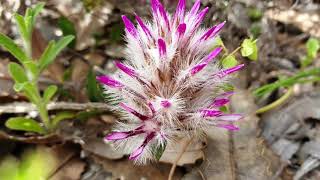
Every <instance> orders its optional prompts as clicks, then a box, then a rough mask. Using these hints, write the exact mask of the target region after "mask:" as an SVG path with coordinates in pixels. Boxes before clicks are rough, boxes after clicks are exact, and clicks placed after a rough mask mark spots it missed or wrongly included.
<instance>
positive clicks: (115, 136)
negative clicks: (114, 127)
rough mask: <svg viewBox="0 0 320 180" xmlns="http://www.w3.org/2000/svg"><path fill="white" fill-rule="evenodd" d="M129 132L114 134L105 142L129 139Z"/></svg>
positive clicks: (107, 137) (106, 138) (109, 135)
mask: <svg viewBox="0 0 320 180" xmlns="http://www.w3.org/2000/svg"><path fill="white" fill-rule="evenodd" d="M129 134H130V133H129V132H112V133H110V134H108V135H107V136H106V137H105V140H109V141H111V140H119V139H125V138H127V137H129Z"/></svg>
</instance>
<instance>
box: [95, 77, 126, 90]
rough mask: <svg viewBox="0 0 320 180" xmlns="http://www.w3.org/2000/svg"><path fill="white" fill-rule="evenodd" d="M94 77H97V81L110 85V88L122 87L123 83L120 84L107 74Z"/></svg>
mask: <svg viewBox="0 0 320 180" xmlns="http://www.w3.org/2000/svg"><path fill="white" fill-rule="evenodd" d="M96 78H97V81H99V82H100V83H102V84H105V85H107V86H109V87H112V88H122V87H124V85H123V84H121V83H120V82H119V81H117V80H114V79H112V78H111V77H109V76H105V75H104V76H97V77H96Z"/></svg>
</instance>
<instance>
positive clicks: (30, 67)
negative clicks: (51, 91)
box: [23, 60, 39, 78]
mask: <svg viewBox="0 0 320 180" xmlns="http://www.w3.org/2000/svg"><path fill="white" fill-rule="evenodd" d="M23 65H24V66H25V67H26V69H28V71H29V72H31V74H32V77H34V78H35V77H38V74H39V69H38V66H37V64H36V62H34V61H30V60H28V61H26V62H25V63H24V64H23Z"/></svg>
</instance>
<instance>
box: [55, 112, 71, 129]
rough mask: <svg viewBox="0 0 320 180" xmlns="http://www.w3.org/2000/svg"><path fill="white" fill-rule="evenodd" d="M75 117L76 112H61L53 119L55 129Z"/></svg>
mask: <svg viewBox="0 0 320 180" xmlns="http://www.w3.org/2000/svg"><path fill="white" fill-rule="evenodd" d="M75 116H76V114H75V113H74V112H60V113H57V114H56V116H55V117H54V118H52V121H51V122H52V125H53V127H56V126H57V125H58V124H59V122H61V121H62V120H65V119H71V118H74V117H75Z"/></svg>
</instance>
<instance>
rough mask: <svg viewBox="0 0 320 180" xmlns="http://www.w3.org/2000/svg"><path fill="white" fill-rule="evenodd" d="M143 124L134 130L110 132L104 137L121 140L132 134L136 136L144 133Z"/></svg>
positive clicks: (109, 139)
mask: <svg viewBox="0 0 320 180" xmlns="http://www.w3.org/2000/svg"><path fill="white" fill-rule="evenodd" d="M142 128H143V126H140V127H138V128H136V129H135V130H133V131H127V132H111V133H110V134H108V135H107V136H106V137H105V138H104V139H105V140H108V141H113V140H121V139H126V138H128V137H131V136H135V135H138V134H141V133H144V131H143V130H142Z"/></svg>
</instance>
